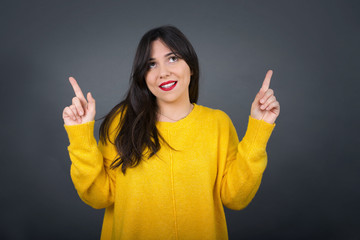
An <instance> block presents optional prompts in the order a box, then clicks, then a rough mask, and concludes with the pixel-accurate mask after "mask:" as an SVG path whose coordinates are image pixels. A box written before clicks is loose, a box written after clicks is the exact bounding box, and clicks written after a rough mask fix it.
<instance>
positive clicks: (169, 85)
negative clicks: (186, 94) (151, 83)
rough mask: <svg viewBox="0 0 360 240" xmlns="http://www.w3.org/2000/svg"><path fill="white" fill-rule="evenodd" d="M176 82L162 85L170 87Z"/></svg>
mask: <svg viewBox="0 0 360 240" xmlns="http://www.w3.org/2000/svg"><path fill="white" fill-rule="evenodd" d="M175 83H176V82H172V83H169V84H166V85H163V86H161V87H162V88H169V87H171V86H172V85H174V84H175Z"/></svg>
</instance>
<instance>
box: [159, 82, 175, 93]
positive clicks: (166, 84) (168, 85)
mask: <svg viewBox="0 0 360 240" xmlns="http://www.w3.org/2000/svg"><path fill="white" fill-rule="evenodd" d="M176 84H177V81H167V82H163V83H162V84H160V86H159V87H160V89H161V90H163V91H170V90H172V89H174V87H175V86H176Z"/></svg>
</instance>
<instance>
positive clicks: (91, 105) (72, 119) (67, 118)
mask: <svg viewBox="0 0 360 240" xmlns="http://www.w3.org/2000/svg"><path fill="white" fill-rule="evenodd" d="M69 81H70V83H71V86H72V87H73V89H74V92H75V96H76V97H73V99H72V105H70V106H67V107H65V108H64V111H63V119H64V124H65V125H78V124H83V123H86V122H91V121H93V120H94V119H95V114H96V111H95V99H94V98H93V97H92V95H91V93H90V92H88V93H87V101H86V99H85V97H84V94H83V93H82V91H81V88H80V87H79V85H78V84H77V82H76V80H75V78H73V77H69Z"/></svg>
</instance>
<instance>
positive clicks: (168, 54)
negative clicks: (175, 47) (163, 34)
mask: <svg viewBox="0 0 360 240" xmlns="http://www.w3.org/2000/svg"><path fill="white" fill-rule="evenodd" d="M170 55H175V56H176V55H177V54H176V53H174V52H169V53H167V54H165V56H164V57H168V56H170ZM154 60H155V58H149V61H154Z"/></svg>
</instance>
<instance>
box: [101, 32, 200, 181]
mask: <svg viewBox="0 0 360 240" xmlns="http://www.w3.org/2000/svg"><path fill="white" fill-rule="evenodd" d="M157 39H160V40H162V41H163V42H164V43H165V44H166V45H167V47H168V48H169V49H170V50H171V51H172V52H174V53H176V55H177V56H179V57H180V58H182V59H183V60H184V61H185V62H186V63H187V65H188V66H189V68H190V70H191V73H192V75H191V79H190V84H189V97H190V102H191V103H196V102H197V99H198V94H199V63H198V58H197V55H196V53H195V50H194V48H193V47H192V45H191V43H190V42H189V40H188V39H187V38H186V37H185V35H184V34H183V33H182V32H181V31H180V30H179V29H177V28H176V27H174V26H162V27H158V28H154V29H151V30H150V31H148V32H147V33H145V35H144V36H143V37H142V38H141V40H140V42H139V45H138V47H137V51H136V54H135V59H134V62H133V67H132V72H131V77H130V88H129V90H128V92H127V95H126V97H125V99H124V100H123V101H121V102H120V103H119V104H117V105H116V106H115V107H114V108H113V109H112V110H111V111H110V112H109V113H108V114H107V115H106V116H105V117H103V118H105V119H104V121H103V122H102V123H101V126H100V129H99V136H100V141H101V142H102V143H104V144H106V139H108V140H109V142H111V139H110V135H109V128H110V124H111V122H112V121H113V120H114V118H115V116H116V115H117V114H120V122H119V123H118V125H117V135H116V138H115V143H112V142H111V143H112V144H114V145H115V147H116V150H117V153H118V158H116V159H115V160H114V161H113V162H112V164H111V167H112V168H116V167H119V166H120V165H121V164H122V166H121V170H122V172H123V174H124V175H125V173H126V168H128V167H136V166H137V165H138V164H139V163H140V161H141V159H142V157H143V156H144V155H145V154H146V153H145V152H144V151H145V149H146V148H147V149H148V150H149V151H150V152H149V158H150V157H152V156H153V155H154V154H155V153H157V152H158V151H159V150H160V141H163V142H164V143H166V141H165V140H164V139H163V138H162V136H161V135H160V134H159V132H158V130H157V128H156V121H157V111H158V105H157V102H156V97H155V96H154V95H153V94H152V93H151V92H150V90H149V89H148V87H147V85H146V82H145V75H146V73H147V71H148V64H149V58H150V51H151V43H152V42H153V41H155V40H157ZM166 144H167V143H166Z"/></svg>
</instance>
